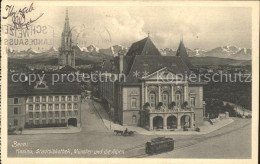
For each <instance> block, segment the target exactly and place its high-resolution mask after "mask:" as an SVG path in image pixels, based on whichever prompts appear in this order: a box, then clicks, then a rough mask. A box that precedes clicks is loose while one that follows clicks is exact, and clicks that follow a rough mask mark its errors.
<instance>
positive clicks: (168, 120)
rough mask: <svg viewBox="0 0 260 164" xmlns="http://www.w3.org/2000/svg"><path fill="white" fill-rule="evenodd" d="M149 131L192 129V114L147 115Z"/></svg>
mask: <svg viewBox="0 0 260 164" xmlns="http://www.w3.org/2000/svg"><path fill="white" fill-rule="evenodd" d="M148 116H149V130H171V129H173V130H174V129H176V130H182V128H184V127H186V128H188V129H193V128H194V113H193V112H180V113H177V112H175V113H149V114H148Z"/></svg>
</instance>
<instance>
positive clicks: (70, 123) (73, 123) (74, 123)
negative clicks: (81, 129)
mask: <svg viewBox="0 0 260 164" xmlns="http://www.w3.org/2000/svg"><path fill="white" fill-rule="evenodd" d="M68 126H75V127H77V119H76V118H70V119H68Z"/></svg>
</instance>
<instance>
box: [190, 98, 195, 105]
mask: <svg viewBox="0 0 260 164" xmlns="http://www.w3.org/2000/svg"><path fill="white" fill-rule="evenodd" d="M190 105H191V106H195V97H191V98H190Z"/></svg>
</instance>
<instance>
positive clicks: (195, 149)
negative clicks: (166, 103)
mask: <svg viewBox="0 0 260 164" xmlns="http://www.w3.org/2000/svg"><path fill="white" fill-rule="evenodd" d="M92 103H93V102H92V100H87V102H83V104H82V113H81V114H82V116H81V117H82V130H81V132H79V133H72V134H39V135H9V136H8V156H9V157H92V158H95V157H113V158H116V157H150V158H155V157H156V158H157V157H161V158H250V157H251V119H239V118H234V120H235V121H234V122H233V123H231V124H229V125H227V126H225V127H223V128H221V129H219V130H216V131H214V132H212V133H209V134H206V135H185V136H184V135H178V136H176V135H173V136H168V137H172V138H173V139H174V140H175V150H174V151H172V152H168V153H162V154H157V155H153V156H147V155H146V154H145V152H144V144H145V143H146V142H147V141H150V139H151V138H154V137H158V135H155V136H147V135H140V134H135V135H134V136H128V137H126V136H116V135H115V134H114V132H113V129H112V130H109V129H108V128H107V127H106V126H105V125H104V122H103V120H102V119H101V117H100V115H99V112H98V111H97V110H103V109H99V108H98V109H96V108H94V107H93V104H92ZM14 143H25V144H20V145H19V144H14ZM59 150H60V151H59ZM64 150H65V153H63V152H64Z"/></svg>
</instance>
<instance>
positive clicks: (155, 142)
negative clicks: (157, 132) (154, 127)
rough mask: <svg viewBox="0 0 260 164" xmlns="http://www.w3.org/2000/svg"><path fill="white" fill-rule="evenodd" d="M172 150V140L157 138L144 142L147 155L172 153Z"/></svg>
mask: <svg viewBox="0 0 260 164" xmlns="http://www.w3.org/2000/svg"><path fill="white" fill-rule="evenodd" d="M173 149H174V140H173V139H172V138H165V137H158V138H153V139H151V142H146V144H145V151H146V153H147V154H149V155H151V154H157V153H161V152H167V151H172V150H173Z"/></svg>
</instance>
